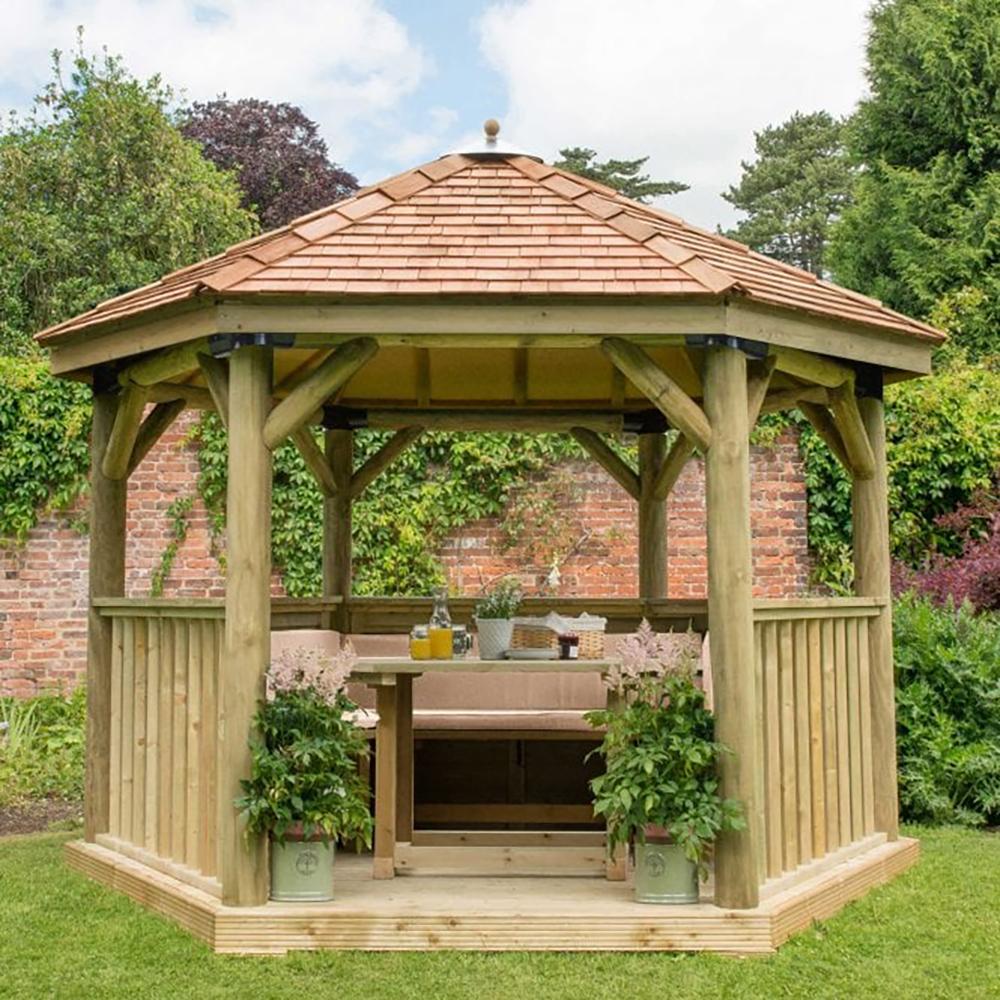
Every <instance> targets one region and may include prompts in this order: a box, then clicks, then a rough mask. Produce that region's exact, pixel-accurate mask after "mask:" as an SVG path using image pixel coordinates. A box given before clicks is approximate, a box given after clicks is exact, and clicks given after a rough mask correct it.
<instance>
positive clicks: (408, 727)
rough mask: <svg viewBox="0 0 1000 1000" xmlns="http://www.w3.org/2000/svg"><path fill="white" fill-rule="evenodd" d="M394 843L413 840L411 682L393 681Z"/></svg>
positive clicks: (401, 677)
mask: <svg viewBox="0 0 1000 1000" xmlns="http://www.w3.org/2000/svg"><path fill="white" fill-rule="evenodd" d="M396 840H397V841H398V842H399V843H401V844H408V843H410V842H411V841H412V840H413V678H412V677H411V676H410V675H409V674H399V675H397V677H396Z"/></svg>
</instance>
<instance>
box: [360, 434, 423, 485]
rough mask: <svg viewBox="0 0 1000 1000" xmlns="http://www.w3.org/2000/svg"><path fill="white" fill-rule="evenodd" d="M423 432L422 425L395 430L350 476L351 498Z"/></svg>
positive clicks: (370, 482) (371, 481)
mask: <svg viewBox="0 0 1000 1000" xmlns="http://www.w3.org/2000/svg"><path fill="white" fill-rule="evenodd" d="M423 432H424V429H423V427H403V428H402V429H401V430H398V431H396V433H395V434H394V435H393V436H392V437H391V438H389V440H388V441H386V443H385V444H384V445H382V447H381V448H379V450H378V451H377V452H375V454H374V455H372V456H371V457H370V458H369V459H368V460H367V461H366V462H365V463H364V465H362V466H361V468H360V469H358V470H357V472H355V473H354V475H353V476H351V499H352V500H353V499H356V498H357V497H358V496H360V495H361V494H362V493H363V492H364V491H365V490H366V489H367V488H368V487H369V486H370V485H371V484H372V483H373V482H374V481H375V480H376V479H377V478H378V477H379V476H380V475H381V474H382V473H383V472H384V471H385V470H386V469H387V468H388V467H389V466H390V465H391V464H392V463H393V462H394V461H395V460H396V459H397V458H398V457H399V456H400V455H402V453H403V452H404V451H406V449H407V448H409V447H410V445H411V444H413V443H414V442H415V441H416V440H417V438H418V437H420V435H421V434H423Z"/></svg>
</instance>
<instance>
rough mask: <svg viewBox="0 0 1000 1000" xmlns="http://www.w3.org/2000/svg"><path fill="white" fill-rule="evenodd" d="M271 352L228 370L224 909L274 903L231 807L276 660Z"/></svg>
mask: <svg viewBox="0 0 1000 1000" xmlns="http://www.w3.org/2000/svg"><path fill="white" fill-rule="evenodd" d="M271 378H272V351H271V349H270V348H266V347H241V348H239V349H238V350H237V351H236V353H235V354H233V356H232V359H231V360H230V363H229V379H230V384H229V392H230V399H231V403H232V405H231V410H230V413H231V415H232V417H233V419H231V420H230V426H229V484H228V488H227V493H226V532H227V536H226V537H227V543H226V563H227V566H226V625H225V644H224V648H223V655H222V663H221V665H220V670H219V687H218V705H219V765H218V789H219V876H220V881H221V883H222V901H223V903H225V904H227V905H230V906H256V905H259V904H262V903H264V902H266V900H267V896H268V873H267V839H266V838H265V837H260V836H256V837H252V838H249V839H247V838H246V837H245V836H244V828H245V824H244V822H243V821H242V820H241V819H240V816H239V813H238V811H237V810H236V808H235V806H234V805H233V800H234V799H235V798H236V797H237V796H238V795H240V794H241V791H242V789H241V787H240V780H241V779H243V778H247V777H249V775H250V747H249V743H248V741H249V739H250V737H251V720H252V718H253V715H254V713H255V712H256V711H257V705H258V702H259V701H260V700H261V699H262V698H263V697H264V674H265V671H266V670H267V664H268V661H269V659H270V654H271V649H270V646H271V452H270V451H269V450H268V448H267V446H266V445H265V444H264V433H263V432H264V421H265V419H266V418H267V413H268V410H269V408H270V402H271Z"/></svg>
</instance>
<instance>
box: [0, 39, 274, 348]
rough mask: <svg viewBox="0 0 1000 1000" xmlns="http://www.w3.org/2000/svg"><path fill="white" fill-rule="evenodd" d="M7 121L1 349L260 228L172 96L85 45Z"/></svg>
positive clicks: (1, 151) (1, 183) (1, 210)
mask: <svg viewBox="0 0 1000 1000" xmlns="http://www.w3.org/2000/svg"><path fill="white" fill-rule="evenodd" d="M72 66H73V68H72V74H71V77H70V81H69V82H68V83H66V82H64V80H63V77H62V73H61V64H60V58H59V54H58V53H56V54H55V57H54V64H53V69H54V79H53V81H52V82H51V83H50V84H49V85H48V86H47V87H46V88H45V90H44V92H43V93H42V94H41V95H40V96H39V97H38V98H37V99H36V102H35V106H34V108H33V110H32V112H31V113H30V114H29V115H28V116H27V117H26V118H24V119H21V118H18V117H16V116H12V117H11V119H10V121H9V122H8V123H7V125H6V126H5V127H2V128H0V351H2V352H5V353H30V352H31V351H32V350H33V345H32V342H31V335H32V334H33V333H35V332H36V331H37V330H39V329H41V328H43V327H45V326H47V325H49V324H51V323H55V322H57V321H59V320H61V319H65V318H67V317H69V316H73V315H75V314H76V313H79V312H83V311H84V310H86V309H89V308H91V307H93V306H94V305H96V304H97V303H98V302H100V301H101V300H103V299H106V298H110V297H112V296H115V295H118V294H120V293H122V292H124V291H127V290H129V289H131V288H135V287H137V286H139V285H143V284H146V283H148V282H151V281H155V280H156V279H157V278H159V277H160V276H161V275H162V274H164V273H166V272H168V271H171V270H174V269H176V268H178V267H182V266H184V265H186V264H190V263H192V262H194V261H196V260H199V259H201V258H203V257H206V256H209V255H211V254H213V253H216V252H218V251H219V250H221V249H223V248H224V247H226V246H227V245H229V244H231V243H234V242H237V241H239V240H241V239H244V238H246V237H247V236H249V235H251V233H252V232H253V231H254V228H255V220H254V218H253V216H252V214H251V213H249V212H247V211H245V210H244V209H242V208H241V207H240V192H239V189H238V187H237V186H236V183H235V181H234V180H233V179H232V178H231V177H229V176H227V175H226V174H225V173H223V172H222V171H220V170H218V169H217V168H216V167H215V166H214V165H213V164H211V163H209V162H207V161H206V160H205V159H203V158H202V156H201V153H200V151H199V149H198V146H197V145H196V144H195V143H193V142H190V141H188V140H186V139H184V138H183V137H182V136H181V135H180V133H179V132H178V131H177V129H176V128H175V127H174V125H173V123H172V121H171V117H170V113H169V111H168V107H169V105H170V103H171V100H172V94H171V91H170V89H169V88H168V87H166V86H165V85H164V84H163V83H162V82H161V80H160V78H159V77H155V76H154V77H152V78H151V79H150V80H147V81H145V82H142V81H139V80H137V79H135V78H133V77H132V76H130V75H129V73H128V72H127V71H126V69H125V67H124V66H123V64H122V62H121V61H120V60H119V59H117V58H115V57H113V56H110V55H108V54H107V53H105V54H104V55H103V56H102V57H101V58H87V57H85V56H84V54H83V51H82V44H81V48H80V49H79V50H78V51H77V53H76V56H75V58H74V59H73V63H72Z"/></svg>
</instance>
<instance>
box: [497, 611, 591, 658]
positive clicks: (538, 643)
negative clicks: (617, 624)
mask: <svg viewBox="0 0 1000 1000" xmlns="http://www.w3.org/2000/svg"><path fill="white" fill-rule="evenodd" d="M606 624H607V623H606V621H605V619H603V618H596V617H591V616H589V615H588V616H583V617H581V618H564V617H562V616H561V615H555V614H551V615H549V616H548V617H547V618H515V619H514V637H513V639H512V640H511V646H510V648H511V649H558V648H559V636H560V635H566V634H569V635H575V636H577V637H578V638H579V640H580V659H581V660H603V659H604V627H605V625H606Z"/></svg>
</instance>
